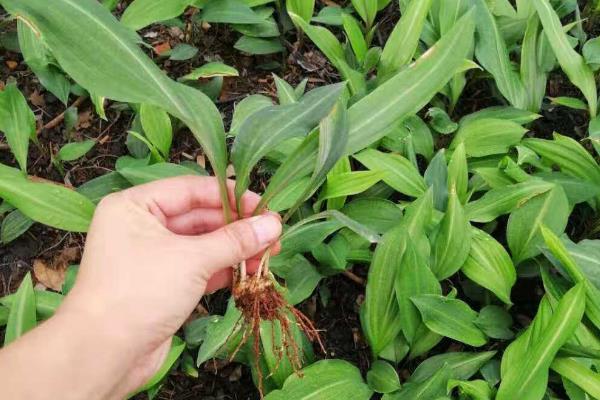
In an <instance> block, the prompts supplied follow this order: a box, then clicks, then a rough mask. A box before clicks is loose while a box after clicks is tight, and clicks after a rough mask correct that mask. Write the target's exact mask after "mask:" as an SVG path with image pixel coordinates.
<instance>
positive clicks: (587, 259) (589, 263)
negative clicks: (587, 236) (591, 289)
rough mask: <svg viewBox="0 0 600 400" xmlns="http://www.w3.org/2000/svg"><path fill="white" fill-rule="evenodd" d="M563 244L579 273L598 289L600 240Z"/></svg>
mask: <svg viewBox="0 0 600 400" xmlns="http://www.w3.org/2000/svg"><path fill="white" fill-rule="evenodd" d="M563 242H564V243H565V246H566V247H567V250H568V251H569V254H570V255H571V257H572V258H573V261H575V263H576V264H577V265H578V266H579V268H580V269H581V272H582V273H583V274H584V275H585V276H586V277H587V278H588V279H589V280H590V282H592V283H593V284H594V285H595V286H596V287H597V288H599V289H600V240H582V241H581V242H579V243H577V244H574V243H572V242H570V241H567V242H565V241H564V240H563Z"/></svg>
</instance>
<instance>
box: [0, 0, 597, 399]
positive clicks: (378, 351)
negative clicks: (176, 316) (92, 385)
mask: <svg viewBox="0 0 600 400" xmlns="http://www.w3.org/2000/svg"><path fill="white" fill-rule="evenodd" d="M46 3H47V2H46V1H44V0H0V5H1V6H2V7H3V11H2V12H3V14H0V15H2V20H1V21H0V46H2V53H1V54H0V57H1V58H2V60H1V61H2V63H3V65H2V67H1V68H2V70H1V71H2V76H1V77H0V85H1V87H0V88H1V89H2V90H1V91H0V132H1V135H2V136H0V137H1V138H2V139H1V140H2V142H1V143H0V146H1V147H0V156H1V158H0V161H1V163H0V199H2V200H3V202H2V203H1V205H0V218H2V225H1V229H0V233H1V235H0V239H1V241H2V247H1V248H0V257H2V258H0V265H2V266H3V267H4V266H10V267H13V269H12V270H8V272H6V273H5V272H4V271H2V276H3V282H4V286H5V287H4V288H3V291H4V292H5V293H4V294H5V295H6V296H4V297H2V298H0V304H1V306H0V322H1V323H2V325H5V333H4V335H5V340H4V343H5V344H8V343H10V342H11V341H13V340H15V339H16V338H18V337H19V336H20V335H22V334H23V333H24V332H26V331H28V330H29V329H31V328H33V327H34V326H35V325H36V324H37V323H38V321H41V320H44V319H46V318H48V317H49V316H51V315H52V314H53V312H54V310H56V308H57V307H58V306H59V305H60V303H61V301H62V298H63V296H64V295H66V294H67V293H68V291H69V290H70V288H71V286H72V285H73V282H74V280H75V279H76V274H77V268H78V267H77V265H75V264H76V263H77V260H78V257H79V255H78V248H79V247H81V246H82V244H83V243H84V240H85V238H84V235H82V234H80V233H85V232H86V230H87V228H88V226H89V223H90V220H91V218H92V215H93V212H94V208H95V205H96V204H97V203H98V202H99V201H100V200H101V199H102V197H104V196H106V195H108V194H109V193H112V192H116V191H119V190H123V189H126V188H128V187H131V186H133V185H139V184H143V183H146V182H149V181H153V180H156V179H160V178H165V177H172V176H179V175H189V174H197V175H206V174H213V175H215V176H216V177H217V178H218V179H219V181H220V182H221V185H222V187H223V188H224V187H225V180H226V178H228V177H231V178H234V179H235V180H236V188H235V197H236V203H237V207H238V208H239V207H240V199H241V196H242V194H243V193H244V192H245V191H246V190H247V189H248V188H252V189H253V190H256V191H258V192H259V193H260V194H261V195H262V201H261V203H260V205H259V206H258V208H257V209H256V211H255V212H256V213H257V214H258V213H260V212H262V211H263V210H265V209H267V208H268V209H270V210H272V211H276V212H279V213H281V215H282V218H283V221H284V223H285V231H284V234H283V236H282V238H281V243H282V249H281V252H280V254H278V255H276V256H274V255H273V256H272V255H271V254H270V252H269V251H267V252H266V253H265V255H264V257H263V259H262V260H261V264H260V266H259V270H258V272H257V273H256V274H254V275H249V274H248V273H247V271H246V266H245V264H244V263H242V264H240V265H238V266H234V267H235V268H234V284H233V287H232V289H231V291H230V292H227V293H220V294H215V295H212V296H209V298H208V299H204V300H203V303H202V304H200V305H199V307H198V312H197V313H194V315H192V316H191V318H190V320H189V321H188V323H186V325H185V326H184V327H183V329H182V331H181V332H180V334H179V335H178V336H175V337H174V338H173V342H172V347H171V352H170V354H169V356H168V358H167V361H166V362H165V364H164V365H163V367H162V368H161V370H160V372H159V373H158V374H157V375H156V376H155V377H154V378H153V379H152V380H151V381H150V382H148V383H147V384H146V385H145V386H144V387H142V388H140V389H139V391H138V393H134V394H132V396H139V398H144V397H149V398H190V396H199V395H204V396H217V397H216V398H258V397H264V398H266V399H269V400H277V399H337V398H340V399H371V398H383V399H385V400H399V399H423V400H426V399H434V400H435V399H440V400H441V399H475V400H480V399H498V400H512V399H527V400H536V399H570V400H574V399H577V400H579V399H600V216H599V215H598V208H599V207H600V164H599V160H600V158H599V157H600V119H599V117H598V116H597V112H598V99H597V93H598V90H597V85H596V77H597V71H598V69H599V66H600V45H599V43H600V42H599V41H598V38H597V37H596V36H597V34H598V32H600V28H599V26H600V25H598V23H599V22H598V21H599V19H598V16H597V15H596V12H597V11H598V6H597V4H595V3H594V2H579V3H578V2H576V1H574V0H517V1H509V0H494V1H492V0H489V1H488V0H400V1H395V0H392V1H389V0H388V1H385V0H352V1H346V2H343V1H310V0H302V1H293V0H287V1H268V0H206V1H204V0H184V1H181V0H176V1H175V0H174V1H169V2H166V1H157V0H134V1H132V2H120V1H106V0H105V1H97V0H77V1H76V0H56V1H54V2H53V4H52V7H48V5H47V4H46ZM136 31H137V32H136ZM257 77H258V78H257ZM48 110H49V111H48ZM87 171H91V172H90V173H88V172H87ZM222 196H223V199H224V200H227V193H226V191H225V190H224V191H223V194H222ZM223 204H224V209H223V213H224V215H225V216H226V219H227V220H228V221H231V219H232V217H231V216H232V213H233V211H235V210H231V209H230V206H229V204H230V202H229V201H224V202H223ZM63 232H67V233H63ZM43 240H45V242H42V247H41V248H40V249H39V250H31V249H29V248H28V247H27V246H28V243H31V242H36V241H43ZM23 249H24V250H23ZM30 264H32V265H33V274H29V273H27V274H25V271H28V270H29V266H30ZM20 265H21V266H22V265H24V266H23V267H21V268H17V267H18V266H20ZM34 282H36V283H37V284H36V285H35V286H34ZM240 366H243V368H242V367H240ZM232 382H236V383H235V384H232ZM254 387H255V388H254ZM226 396H230V397H226Z"/></svg>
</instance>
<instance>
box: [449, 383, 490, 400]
mask: <svg viewBox="0 0 600 400" xmlns="http://www.w3.org/2000/svg"><path fill="white" fill-rule="evenodd" d="M456 388H458V393H460V395H461V396H468V398H469V399H472V400H491V399H492V396H493V391H492V388H491V387H490V385H489V384H488V383H487V382H486V381H484V380H479V379H478V380H474V381H458V380H455V379H450V380H449V381H448V393H450V392H451V391H452V390H454V389H456Z"/></svg>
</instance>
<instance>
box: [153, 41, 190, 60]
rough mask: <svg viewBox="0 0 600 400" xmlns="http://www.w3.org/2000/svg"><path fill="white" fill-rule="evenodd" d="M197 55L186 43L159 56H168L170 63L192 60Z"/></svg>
mask: <svg viewBox="0 0 600 400" xmlns="http://www.w3.org/2000/svg"><path fill="white" fill-rule="evenodd" d="M196 54H198V49H197V48H196V47H194V46H190V45H189V44H186V43H179V44H178V45H177V46H175V47H174V48H173V49H171V50H169V51H167V52H164V53H162V54H161V56H165V57H166V56H168V57H169V60H172V61H185V60H189V59H191V58H193V57H194V56H195V55H196Z"/></svg>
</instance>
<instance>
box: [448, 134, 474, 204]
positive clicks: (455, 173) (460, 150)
mask: <svg viewBox="0 0 600 400" xmlns="http://www.w3.org/2000/svg"><path fill="white" fill-rule="evenodd" d="M468 186H469V168H468V165H467V155H466V153H465V146H464V145H463V144H462V143H461V144H459V145H458V146H457V147H456V149H454V152H453V153H452V157H451V158H450V162H449V163H448V191H451V190H452V188H455V190H456V195H457V196H458V199H459V200H460V202H461V203H462V204H464V203H465V202H466V200H467V190H468Z"/></svg>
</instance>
